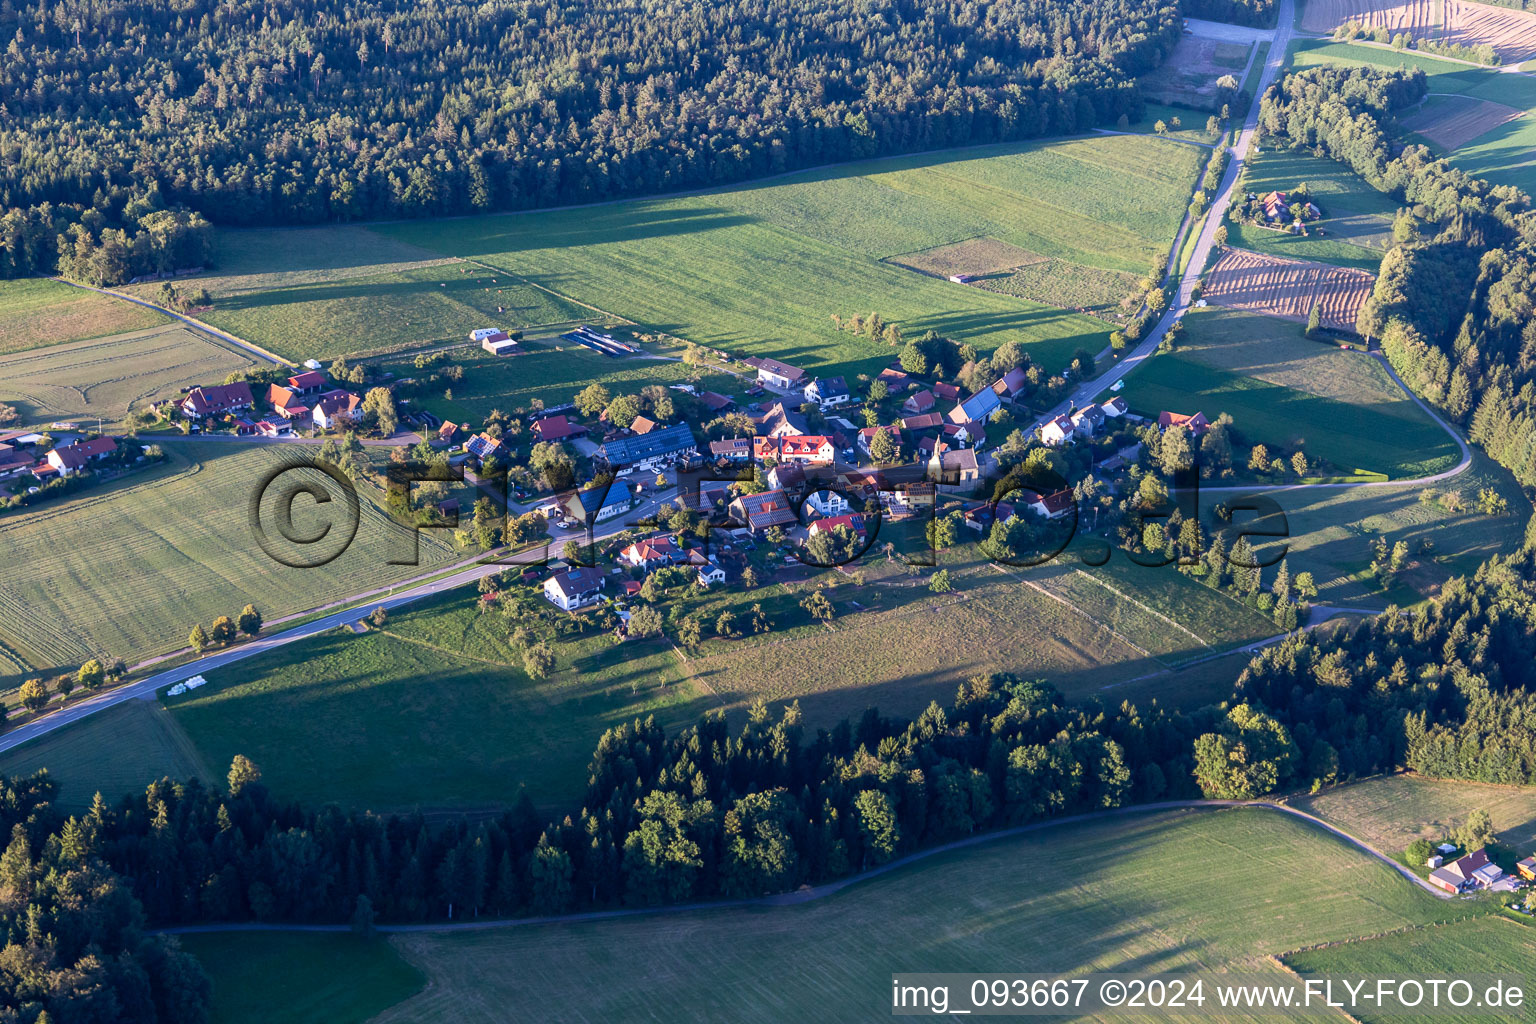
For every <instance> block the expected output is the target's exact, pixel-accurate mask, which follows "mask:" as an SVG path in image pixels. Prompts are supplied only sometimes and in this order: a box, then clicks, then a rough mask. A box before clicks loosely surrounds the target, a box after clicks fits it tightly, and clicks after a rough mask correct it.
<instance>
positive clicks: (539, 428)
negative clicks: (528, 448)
mask: <svg viewBox="0 0 1536 1024" xmlns="http://www.w3.org/2000/svg"><path fill="white" fill-rule="evenodd" d="M529 429H531V430H532V431H533V436H534V437H535V438H536V439H538V440H540V441H564V440H565V439H566V438H568V437H584V436H585V435H586V433H587V428H586V427H584V426H583V425H581V424H580V423H573V422H571V421H570V420H569V419H567V418H566V417H564V416H545V417H544V418H542V419H537V420H534V421H533V425H532V427H530V428H529Z"/></svg>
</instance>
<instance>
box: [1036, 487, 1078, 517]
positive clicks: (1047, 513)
mask: <svg viewBox="0 0 1536 1024" xmlns="http://www.w3.org/2000/svg"><path fill="white" fill-rule="evenodd" d="M1075 503H1076V499H1075V498H1074V497H1073V494H1072V488H1070V487H1064V488H1062V489H1061V490H1059V491H1054V492H1052V493H1051V494H1037V495H1035V497H1034V499H1033V500H1032V501H1030V503H1029V504H1028V505H1027V506H1025V507H1026V508H1028V509H1029V510H1030V511H1031V512H1034V513H1035V514H1036V515H1039V516H1044V517H1045V518H1046V519H1060V518H1061V517H1062V516H1064V515H1066V514H1067V513H1068V512H1071V511H1072V507H1073V505H1074V504H1075Z"/></svg>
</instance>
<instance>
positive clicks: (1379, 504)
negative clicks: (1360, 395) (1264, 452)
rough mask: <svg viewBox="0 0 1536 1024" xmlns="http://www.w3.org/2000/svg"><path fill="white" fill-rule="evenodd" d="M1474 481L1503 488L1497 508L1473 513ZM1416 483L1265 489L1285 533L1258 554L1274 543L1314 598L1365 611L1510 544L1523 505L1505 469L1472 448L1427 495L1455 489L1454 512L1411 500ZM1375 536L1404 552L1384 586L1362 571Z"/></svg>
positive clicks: (1464, 571) (1427, 587) (1421, 590)
mask: <svg viewBox="0 0 1536 1024" xmlns="http://www.w3.org/2000/svg"><path fill="white" fill-rule="evenodd" d="M1483 488H1489V489H1491V490H1494V491H1497V492H1498V493H1499V494H1501V495H1503V497H1504V499H1505V500H1506V501H1507V502H1508V503H1509V509H1510V511H1509V513H1508V514H1507V515H1503V516H1487V515H1483V514H1482V513H1480V512H1478V511H1477V508H1476V499H1477V494H1478V491H1480V490H1482V489H1483ZM1254 490H1255V491H1256V492H1263V491H1264V490H1265V489H1263V488H1255V489H1254ZM1424 490H1425V489H1424V488H1422V487H1417V486H1409V487H1354V488H1313V487H1302V488H1295V489H1289V490H1269V491H1267V493H1268V494H1269V497H1270V498H1272V499H1273V500H1274V501H1275V503H1276V504H1278V505H1279V506H1280V508H1281V510H1282V511H1283V512H1284V514H1285V517H1286V524H1287V528H1288V532H1289V536H1288V537H1287V538H1286V539H1284V540H1283V541H1272V542H1265V543H1260V544H1257V545H1256V548H1257V550H1258V551H1259V552H1260V553H1261V556H1263V557H1265V558H1266V559H1267V558H1269V557H1272V552H1273V550H1274V548H1275V547H1276V546H1278V545H1282V544H1283V545H1284V547H1285V549H1286V550H1287V551H1288V552H1289V556H1288V557H1289V562H1290V569H1291V573H1292V574H1293V575H1294V574H1295V573H1297V572H1302V571H1307V572H1311V573H1312V574H1313V576H1314V577H1315V578H1316V581H1317V585H1318V588H1319V590H1320V596H1319V600H1321V601H1324V602H1327V603H1329V604H1336V605H1345V606H1356V607H1372V608H1380V607H1384V606H1385V605H1386V604H1387V603H1389V602H1395V603H1397V604H1399V605H1402V606H1408V605H1412V604H1417V603H1418V602H1419V601H1422V600H1423V599H1425V598H1426V597H1429V596H1432V595H1433V594H1435V593H1436V592H1438V590H1439V589H1440V587H1441V585H1442V584H1444V582H1445V581H1446V580H1448V579H1450V578H1451V577H1453V576H1465V575H1470V574H1471V573H1472V572H1474V571H1475V570H1476V569H1477V567H1478V565H1479V564H1480V563H1482V562H1483V561H1486V560H1487V559H1488V558H1489V557H1490V556H1492V555H1495V554H1509V553H1511V552H1513V551H1516V550H1518V549H1519V547H1520V544H1521V540H1522V536H1523V533H1524V529H1525V521H1526V519H1528V518H1529V517H1530V515H1531V503H1530V501H1529V500H1528V499H1526V498H1525V496H1524V495H1523V494H1522V493H1521V490H1520V487H1519V485H1518V484H1516V483H1515V481H1514V480H1513V479H1512V478H1511V477H1510V476H1509V474H1508V473H1507V472H1505V471H1504V470H1503V469H1501V468H1499V467H1498V466H1496V465H1494V464H1493V463H1491V462H1489V461H1488V460H1487V459H1486V458H1485V457H1484V456H1483V455H1482V454H1481V453H1480V452H1478V451H1477V450H1476V449H1473V461H1472V465H1471V466H1469V467H1468V468H1467V469H1466V470H1465V471H1464V472H1462V473H1461V474H1459V475H1457V476H1455V477H1453V478H1451V479H1450V480H1448V481H1445V482H1443V483H1441V484H1438V485H1435V487H1434V492H1435V493H1436V494H1437V495H1442V496H1443V495H1444V493H1445V492H1448V491H1453V490H1454V491H1456V492H1458V493H1459V494H1460V496H1461V497H1462V498H1463V499H1464V501H1465V503H1466V508H1465V509H1464V510H1462V511H1460V512H1453V511H1450V510H1448V509H1447V508H1446V507H1445V506H1444V505H1443V504H1442V503H1441V501H1440V498H1439V497H1437V498H1436V499H1435V500H1434V501H1431V502H1428V503H1426V502H1424V501H1421V500H1420V496H1421V495H1422V494H1423V493H1424ZM1230 496H1231V495H1230V494H1229V493H1226V494H1220V495H1219V496H1218V495H1216V494H1208V495H1206V496H1205V497H1203V498H1202V501H1204V502H1206V503H1207V504H1209V503H1210V502H1212V501H1215V500H1218V497H1219V498H1220V499H1221V500H1225V499H1227V498H1229V497H1230ZM1378 537H1380V538H1382V539H1384V540H1386V542H1387V543H1388V544H1395V543H1397V542H1398V541H1403V542H1405V543H1406V544H1407V545H1408V548H1409V552H1410V564H1409V566H1408V567H1407V568H1406V569H1405V570H1404V571H1403V572H1402V573H1401V574H1400V575H1399V577H1398V578H1397V581H1396V582H1395V583H1394V584H1393V585H1392V587H1391V588H1389V589H1387V590H1383V589H1382V588H1381V585H1380V583H1379V582H1378V581H1377V580H1376V579H1375V578H1374V577H1372V576H1371V575H1370V573H1369V569H1370V564H1371V557H1372V556H1371V542H1372V540H1374V539H1375V538H1378ZM1426 542H1427V543H1428V545H1429V548H1428V549H1426V547H1425V544H1426Z"/></svg>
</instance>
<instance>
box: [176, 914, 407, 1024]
mask: <svg viewBox="0 0 1536 1024" xmlns="http://www.w3.org/2000/svg"><path fill="white" fill-rule="evenodd" d="M179 941H180V942H181V946H182V948H183V949H185V950H186V951H187V952H189V953H191V954H192V955H194V956H196V957H197V958H198V960H200V961H202V963H203V966H204V967H205V968H206V969H207V971H208V973H209V975H210V976H211V977H212V978H213V1005H212V1007H211V1011H212V1012H211V1013H210V1014H209V1018H208V1019H209V1022H210V1024H270V1022H272V1021H279V1020H280V1021H283V1022H284V1024H363V1022H364V1021H367V1020H370V1019H372V1018H373V1016H374V1015H375V1014H377V1013H379V1012H381V1011H383V1010H386V1009H388V1008H389V1007H391V1006H393V1005H395V1004H396V1003H398V1002H400V1001H402V1000H404V999H409V998H410V997H411V996H413V995H415V994H416V993H418V992H420V991H421V990H422V989H423V987H425V985H426V980H427V979H426V976H425V975H424V974H422V972H421V971H420V970H419V969H417V968H416V967H413V966H412V965H411V964H408V963H406V962H405V960H403V959H402V958H401V957H400V954H399V953H397V952H396V951H395V949H394V947H392V946H391V945H390V943H388V942H387V941H385V940H384V939H372V940H365V939H361V938H358V937H356V936H353V935H304V934H293V933H283V934H274V933H271V932H247V933H243V934H242V933H223V934H210V935H183V936H181V937H180V938H179Z"/></svg>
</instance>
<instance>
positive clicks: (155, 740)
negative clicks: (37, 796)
mask: <svg viewBox="0 0 1536 1024" xmlns="http://www.w3.org/2000/svg"><path fill="white" fill-rule="evenodd" d="M39 768H47V769H48V772H49V774H50V775H52V776H53V778H54V780H55V781H56V782H58V784H59V799H58V804H59V806H60V807H62V808H63V809H65V810H66V811H79V810H84V809H87V808H89V807H90V805H91V799H92V797H93V796H94V795H95V794H96V793H100V794H101V795H102V796H103V797H105V798H106V800H107V802H108V803H110V804H116V803H117V801H118V799H119V798H120V797H123V796H125V795H127V794H129V793H141V792H143V790H144V787H145V786H147V785H149V784H150V783H151V782H154V781H156V780H158V779H163V778H172V779H191V778H198V779H202V780H203V781H204V782H214V783H217V782H219V781H220V780H222V779H223V777H224V772H225V771H227V770H228V768H229V766H228V765H227V764H226V765H223V766H221V767H217V768H216V767H215V766H213V765H209V764H207V763H206V762H204V761H203V759H202V757H201V755H199V754H198V752H197V749H196V748H195V747H193V746H192V744H191V743H190V742H189V741H188V739H187V737H186V734H185V733H183V732H182V731H181V729H179V728H178V727H177V726H176V723H175V722H174V721H172V720H171V716H170V714H169V713H167V712H166V710H165V708H163V707H161V706H160V705H159V704H157V703H155V702H154V701H147V700H129V701H124V702H122V703H121V704H116V705H113V706H112V707H110V708H107V709H105V710H103V711H98V712H96V713H95V714H93V715H89V716H87V717H86V718H82V719H81V720H80V721H79V722H77V723H75V724H73V725H71V726H69V727H68V728H67V729H60V730H58V731H57V732H51V733H49V734H48V735H46V736H44V737H42V738H40V739H37V740H34V741H33V742H31V743H28V744H26V745H25V746H22V747H17V748H16V749H14V750H8V751H6V752H5V753H4V754H0V775H13V776H15V775H29V774H31V773H32V772H35V771H37V770H38V769H39Z"/></svg>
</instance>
